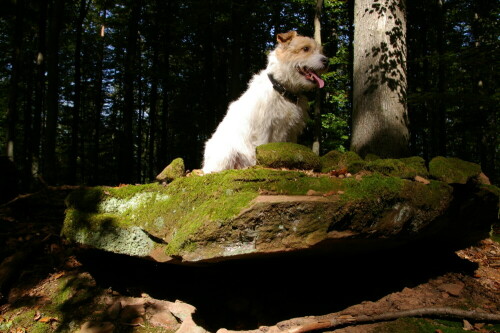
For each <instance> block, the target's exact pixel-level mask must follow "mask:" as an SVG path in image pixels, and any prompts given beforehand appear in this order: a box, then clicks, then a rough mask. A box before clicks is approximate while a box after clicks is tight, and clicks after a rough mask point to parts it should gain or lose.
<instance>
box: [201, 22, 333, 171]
mask: <svg viewBox="0 0 500 333" xmlns="http://www.w3.org/2000/svg"><path fill="white" fill-rule="evenodd" d="M326 62H327V58H326V57H325V56H324V55H323V54H322V53H321V47H320V46H319V45H318V44H317V43H316V42H315V41H314V40H313V39H311V38H308V37H303V36H299V35H297V33H296V32H295V31H290V32H288V33H284V34H279V35H278V46H277V48H276V49H275V50H273V51H272V52H271V53H270V54H269V57H268V64H267V67H266V69H264V70H263V71H261V72H260V73H258V74H256V75H255V76H254V77H253V78H252V80H251V81H250V83H249V85H248V89H247V90H246V91H245V93H243V95H242V96H241V97H240V98H239V99H238V100H236V101H234V102H233V103H231V104H230V106H229V108H228V111H227V114H226V116H225V118H224V119H223V121H222V122H221V123H220V124H219V126H218V127H217V130H216V131H215V133H214V134H213V136H212V138H211V139H210V140H208V141H207V142H206V144H205V155H204V161H203V172H204V173H205V174H206V173H211V172H218V171H222V170H226V169H241V168H245V167H249V166H252V165H255V163H256V160H255V147H257V146H259V145H262V144H265V143H269V142H283V141H290V142H295V141H296V140H297V136H298V135H299V134H300V133H301V132H302V130H303V128H304V126H305V121H306V119H307V117H308V115H307V109H308V103H307V99H306V97H305V96H303V95H300V93H301V92H304V91H307V90H311V89H313V88H314V87H316V86H317V85H319V82H317V81H318V80H319V81H321V80H320V79H317V78H318V77H317V76H316V75H315V74H314V75H313V76H314V77H315V78H316V79H317V80H316V79H313V78H312V77H311V76H306V75H304V71H303V70H302V69H304V68H305V69H306V70H307V71H309V70H311V71H313V72H322V71H324V70H325V69H326ZM268 74H272V75H273V77H274V78H275V79H276V81H278V82H279V83H280V84H281V85H282V86H283V87H285V88H286V90H287V91H289V92H292V93H294V94H296V95H297V96H298V97H299V98H298V99H297V101H291V100H290V99H287V98H285V97H284V96H282V95H281V94H280V93H278V91H276V90H275V89H274V88H273V84H272V83H271V81H270V79H269V77H268Z"/></svg>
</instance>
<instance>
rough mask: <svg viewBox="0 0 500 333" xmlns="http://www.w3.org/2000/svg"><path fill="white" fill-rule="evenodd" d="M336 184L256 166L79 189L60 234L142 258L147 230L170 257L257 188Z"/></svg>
mask: <svg viewBox="0 0 500 333" xmlns="http://www.w3.org/2000/svg"><path fill="white" fill-rule="evenodd" d="M340 184H341V182H340V180H338V179H333V178H330V177H307V176H306V175H305V174H304V173H302V172H297V171H276V170H267V169H258V168H255V169H247V170H227V171H224V172H220V173H213V174H209V175H205V176H203V177H183V178H178V179H176V180H174V181H173V182H172V183H170V184H169V185H168V186H166V187H165V186H161V185H158V184H149V185H137V186H125V187H119V188H108V187H100V188H91V189H82V190H80V191H77V192H75V193H74V194H72V195H71V196H70V198H68V200H67V202H68V204H69V208H68V210H67V213H66V220H65V223H64V227H63V235H65V236H67V237H69V238H71V239H73V240H77V241H80V242H82V243H85V244H87V243H90V244H89V245H93V246H96V247H99V248H105V249H108V250H110V251H121V252H119V253H129V254H131V253H135V254H134V255H141V256H142V255H144V253H145V252H147V251H150V250H151V249H152V248H153V247H154V246H155V244H153V243H149V244H148V242H147V241H146V238H145V237H147V235H146V234H145V233H144V232H142V230H147V232H148V233H150V234H152V235H154V236H156V237H159V238H161V239H163V240H164V241H165V242H167V243H168V244H167V245H166V252H167V253H168V254H171V255H175V254H177V253H179V251H181V250H182V251H189V250H192V249H194V244H193V242H192V241H191V240H192V237H193V235H195V234H196V233H197V232H199V231H201V230H203V231H210V230H213V229H215V228H218V227H219V226H220V225H221V224H224V223H226V222H227V221H228V220H230V219H231V218H232V217H234V216H236V215H237V214H239V213H240V211H241V210H242V209H244V208H245V207H247V206H248V205H249V204H250V202H251V201H252V200H253V199H254V198H255V197H256V196H257V195H259V193H260V192H261V191H266V192H272V193H276V194H290V195H304V194H306V193H307V191H309V190H314V191H317V192H323V193H326V192H330V191H332V190H338V189H340V188H341V185H340ZM85 191H89V192H90V193H89V194H87V193H85ZM80 200H89V201H90V202H83V203H82V202H80ZM82 207H83V208H82ZM134 228H135V229H134ZM141 233H142V234H141ZM142 235H144V237H143V236H142ZM148 239H149V237H148ZM144 242H146V244H148V245H147V246H146V247H142V248H140V250H141V252H140V253H141V254H137V252H133V251H136V249H135V248H136V247H138V244H139V243H140V244H142V243H144ZM150 245H151V249H150V248H149V246H150ZM156 246H158V244H156Z"/></svg>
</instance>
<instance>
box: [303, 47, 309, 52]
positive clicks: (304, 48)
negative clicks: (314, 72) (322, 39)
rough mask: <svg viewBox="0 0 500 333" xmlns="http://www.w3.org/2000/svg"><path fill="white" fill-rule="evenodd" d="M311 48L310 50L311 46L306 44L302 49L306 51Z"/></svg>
mask: <svg viewBox="0 0 500 333" xmlns="http://www.w3.org/2000/svg"><path fill="white" fill-rule="evenodd" d="M309 50H310V48H309V46H304V47H303V48H302V51H304V52H309Z"/></svg>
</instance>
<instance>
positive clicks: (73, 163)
mask: <svg viewBox="0 0 500 333" xmlns="http://www.w3.org/2000/svg"><path fill="white" fill-rule="evenodd" d="M87 1H89V0H80V9H79V13H78V20H77V22H76V40H75V54H74V58H75V76H74V80H75V93H74V96H73V99H74V100H73V119H72V125H71V150H70V154H69V163H68V166H69V177H68V181H69V183H70V184H75V183H76V179H77V174H78V156H79V155H80V145H79V140H80V135H79V130H78V129H79V127H80V112H81V95H82V65H81V63H82V61H81V58H82V56H81V53H82V33H83V21H84V20H85V16H87V8H88V6H89V5H90V3H87Z"/></svg>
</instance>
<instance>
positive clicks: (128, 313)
mask: <svg viewBox="0 0 500 333" xmlns="http://www.w3.org/2000/svg"><path fill="white" fill-rule="evenodd" d="M145 313H146V310H145V309H144V304H135V305H126V306H124V307H123V310H122V311H121V313H120V319H121V320H122V321H124V322H130V321H131V320H132V319H134V318H137V317H140V316H143V315H144V314H145Z"/></svg>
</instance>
